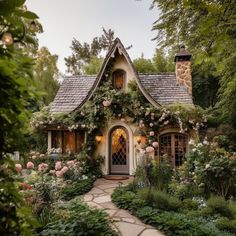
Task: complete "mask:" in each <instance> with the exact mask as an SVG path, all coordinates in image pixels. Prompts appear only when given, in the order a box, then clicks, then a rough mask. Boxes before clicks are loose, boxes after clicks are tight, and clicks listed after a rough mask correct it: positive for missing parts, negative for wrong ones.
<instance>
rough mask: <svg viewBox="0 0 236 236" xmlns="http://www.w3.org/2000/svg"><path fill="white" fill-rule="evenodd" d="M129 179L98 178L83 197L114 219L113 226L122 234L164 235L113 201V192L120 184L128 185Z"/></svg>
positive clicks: (122, 235) (85, 200)
mask: <svg viewBox="0 0 236 236" xmlns="http://www.w3.org/2000/svg"><path fill="white" fill-rule="evenodd" d="M131 180H132V179H131V178H130V179H128V180H122V181H120V180H107V179H103V178H101V179H97V180H96V181H95V183H94V188H93V189H92V190H91V191H90V192H88V193H87V194H85V195H84V196H83V197H82V199H83V201H84V202H86V203H87V204H88V205H89V206H91V207H95V208H98V209H103V210H104V211H105V212H107V214H108V215H109V216H110V217H111V219H112V220H113V225H112V227H113V228H114V230H115V231H116V232H117V233H118V235H120V236H164V234H162V233H161V232H160V231H158V230H156V229H154V228H153V227H152V226H150V225H146V224H144V223H142V222H141V221H140V220H139V219H138V218H137V217H135V216H133V215H131V214H130V213H129V212H128V211H126V210H123V209H119V208H117V207H116V205H115V204H114V203H112V202H111V194H112V192H113V190H114V189H115V188H116V187H118V186H119V185H127V184H128V183H129V182H130V181H131Z"/></svg>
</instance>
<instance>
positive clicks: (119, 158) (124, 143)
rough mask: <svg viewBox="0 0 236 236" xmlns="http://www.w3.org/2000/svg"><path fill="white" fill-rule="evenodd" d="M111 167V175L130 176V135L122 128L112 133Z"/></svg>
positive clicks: (118, 127) (110, 138)
mask: <svg viewBox="0 0 236 236" xmlns="http://www.w3.org/2000/svg"><path fill="white" fill-rule="evenodd" d="M109 140H110V145H109V149H110V151H109V163H110V164H109V166H110V174H129V135H128V131H127V130H126V129H125V128H124V127H122V126H116V127H114V128H113V129H112V130H111V132H110V137H109Z"/></svg>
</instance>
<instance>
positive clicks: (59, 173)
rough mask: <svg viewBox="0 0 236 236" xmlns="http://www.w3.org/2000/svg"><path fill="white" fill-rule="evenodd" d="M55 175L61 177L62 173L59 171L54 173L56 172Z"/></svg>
mask: <svg viewBox="0 0 236 236" xmlns="http://www.w3.org/2000/svg"><path fill="white" fill-rule="evenodd" d="M55 175H56V176H57V177H61V176H62V175H63V173H62V172H61V171H56V172H55Z"/></svg>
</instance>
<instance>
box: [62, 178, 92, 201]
mask: <svg viewBox="0 0 236 236" xmlns="http://www.w3.org/2000/svg"><path fill="white" fill-rule="evenodd" d="M93 182H94V179H93V178H91V177H89V178H88V179H83V180H78V181H77V182H73V183H72V184H70V185H67V186H65V187H64V188H63V189H62V190H61V195H62V198H63V199H65V200H70V199H72V198H74V197H76V196H79V195H81V194H84V193H87V192H88V191H90V190H91V189H92V187H93Z"/></svg>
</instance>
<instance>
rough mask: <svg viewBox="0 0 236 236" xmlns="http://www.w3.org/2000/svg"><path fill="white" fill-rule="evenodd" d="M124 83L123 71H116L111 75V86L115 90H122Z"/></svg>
mask: <svg viewBox="0 0 236 236" xmlns="http://www.w3.org/2000/svg"><path fill="white" fill-rule="evenodd" d="M124 83H125V72H124V71H123V70H116V71H115V72H114V73H113V86H114V88H115V89H123V88H124Z"/></svg>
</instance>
